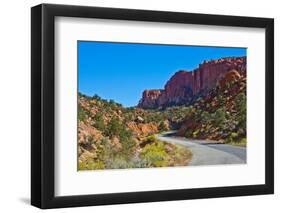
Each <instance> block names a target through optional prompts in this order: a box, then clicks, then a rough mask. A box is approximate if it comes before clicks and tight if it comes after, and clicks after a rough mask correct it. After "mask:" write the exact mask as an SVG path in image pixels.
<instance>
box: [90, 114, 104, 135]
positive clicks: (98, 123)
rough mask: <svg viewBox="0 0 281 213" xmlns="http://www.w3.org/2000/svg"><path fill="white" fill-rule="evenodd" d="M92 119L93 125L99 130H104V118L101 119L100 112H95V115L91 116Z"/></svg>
mask: <svg viewBox="0 0 281 213" xmlns="http://www.w3.org/2000/svg"><path fill="white" fill-rule="evenodd" d="M93 120H94V122H95V123H94V127H96V128H97V129H98V130H100V131H102V132H103V131H104V130H105V123H104V120H103V115H102V113H101V112H97V113H96V114H95V116H94V117H93Z"/></svg>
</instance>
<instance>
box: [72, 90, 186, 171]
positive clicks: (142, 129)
mask: <svg viewBox="0 0 281 213" xmlns="http://www.w3.org/2000/svg"><path fill="white" fill-rule="evenodd" d="M167 117H168V116H167ZM182 117H183V116H182ZM175 119H176V118H175ZM169 129H170V122H169V121H168V120H167V119H166V118H165V116H164V114H163V113H162V112H156V111H147V110H143V109H138V108H125V107H123V106H122V105H121V104H118V103H115V102H114V101H113V100H110V101H107V100H103V99H102V98H100V97H99V96H97V95H95V96H94V97H88V96H85V95H83V94H79V97H78V162H79V164H78V165H79V167H78V169H79V170H92V169H120V168H142V167H145V168H147V167H162V166H175V165H186V164H187V162H188V161H189V159H190V157H191V153H190V152H189V150H187V149H185V148H182V147H179V146H176V145H172V144H168V143H165V142H163V141H159V140H157V139H156V138H155V137H154V136H153V135H154V134H155V133H159V132H161V131H166V130H169ZM178 153H181V154H182V155H178Z"/></svg>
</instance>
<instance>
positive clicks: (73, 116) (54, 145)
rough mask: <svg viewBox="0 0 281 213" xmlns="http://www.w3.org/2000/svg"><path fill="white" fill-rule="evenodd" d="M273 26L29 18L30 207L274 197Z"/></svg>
mask: <svg viewBox="0 0 281 213" xmlns="http://www.w3.org/2000/svg"><path fill="white" fill-rule="evenodd" d="M273 30H274V21H273V19H270V18H254V17H238V16H222V15H207V14H191V13H176V12H164V11H147V10H129V9H113V8H101V7H85V6H66V5H51V4H42V5H38V6H35V7H33V8H32V9H31V39H32V40H31V41H32V42H31V43H32V44H31V45H32V46H31V50H32V54H31V58H32V63H31V72H32V73H31V76H32V79H31V82H32V85H31V88H32V92H31V93H32V94H31V95H32V103H31V105H32V118H31V120H32V140H31V147H32V150H31V152H32V155H31V167H32V169H31V170H32V171H31V185H32V186H31V203H32V205H34V206H37V207H40V208H59V207H74V206H88V205H105V204H121V203H136V202H152V201H168V200H181V199H196V198H214V197H226V196H242V195H258V194H271V193H273V191H274V175H273V172H274V160H273V159H274V155H273V154H274V152H273V146H274V144H273V143H274V31H273Z"/></svg>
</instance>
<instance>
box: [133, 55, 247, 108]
mask: <svg viewBox="0 0 281 213" xmlns="http://www.w3.org/2000/svg"><path fill="white" fill-rule="evenodd" d="M232 70H236V71H237V72H238V75H239V74H244V73H245V72H246V57H231V58H222V59H217V60H211V61H204V62H203V64H199V67H198V68H197V69H195V70H193V71H185V70H180V71H178V72H176V73H175V74H174V75H173V76H172V77H171V79H170V80H169V81H168V82H167V83H166V85H165V87H164V90H161V89H159V90H155V89H154V90H145V91H144V92H143V95H142V98H141V100H140V101H139V104H138V107H140V108H144V109H151V108H159V107H167V106H173V105H183V104H189V103H191V102H192V101H193V100H194V99H195V98H197V97H198V96H200V95H204V94H206V93H207V92H208V91H210V89H212V88H214V87H215V86H216V85H217V83H218V81H219V80H220V79H222V77H223V76H224V75H225V74H226V73H227V72H229V71H232ZM232 75H234V74H232Z"/></svg>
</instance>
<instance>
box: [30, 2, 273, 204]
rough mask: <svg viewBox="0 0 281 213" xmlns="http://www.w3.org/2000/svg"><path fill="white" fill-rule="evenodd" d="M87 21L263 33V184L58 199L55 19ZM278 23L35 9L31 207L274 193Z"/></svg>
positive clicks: (90, 9) (185, 15) (50, 7)
mask: <svg viewBox="0 0 281 213" xmlns="http://www.w3.org/2000/svg"><path fill="white" fill-rule="evenodd" d="M58 16H64V17H83V18H101V19H116V20H132V21H147V22H162V23H182V24H200V25H217V26H237V27H251V28H264V29H265V32H266V39H265V45H266V48H265V61H266V64H265V73H266V78H265V85H266V97H265V98H266V110H265V111H266V112H265V114H266V118H265V119H266V128H265V131H266V136H265V161H266V162H265V184H262V185H246V186H225V187H214V188H198V189H177V190H163V191H145V192H130V193H112V194H93V195H78V196H77V195H73V196H61V197H56V196H55V195H54V189H55V181H54V179H55V170H54V166H55V165H54V163H55V161H54V157H55V156H54V153H55V152H54V150H55V146H54V145H55V144H54V143H55V140H54V132H55V107H54V106H55V99H54V95H55V85H54V78H55V75H54V72H55V68H54V65H55V64H54V60H55V58H54V57H55V54H54V50H55V47H54V21H55V17H58ZM273 150H274V20H273V19H270V18H254V17H241V16H223V15H208V14H194V13H178V12H164V11H148V10H132V9H113V8H102V7H86V6H67V5H53V4H41V5H38V6H35V7H32V8H31V204H32V205H34V206H37V207H39V208H43V209H46V208H60V207H76V206H90V205H106V204H121V203H139V202H154V201H169V200H183V199H197V198H217V197H228V196H245V195H259V194H272V193H274V151H273Z"/></svg>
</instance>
